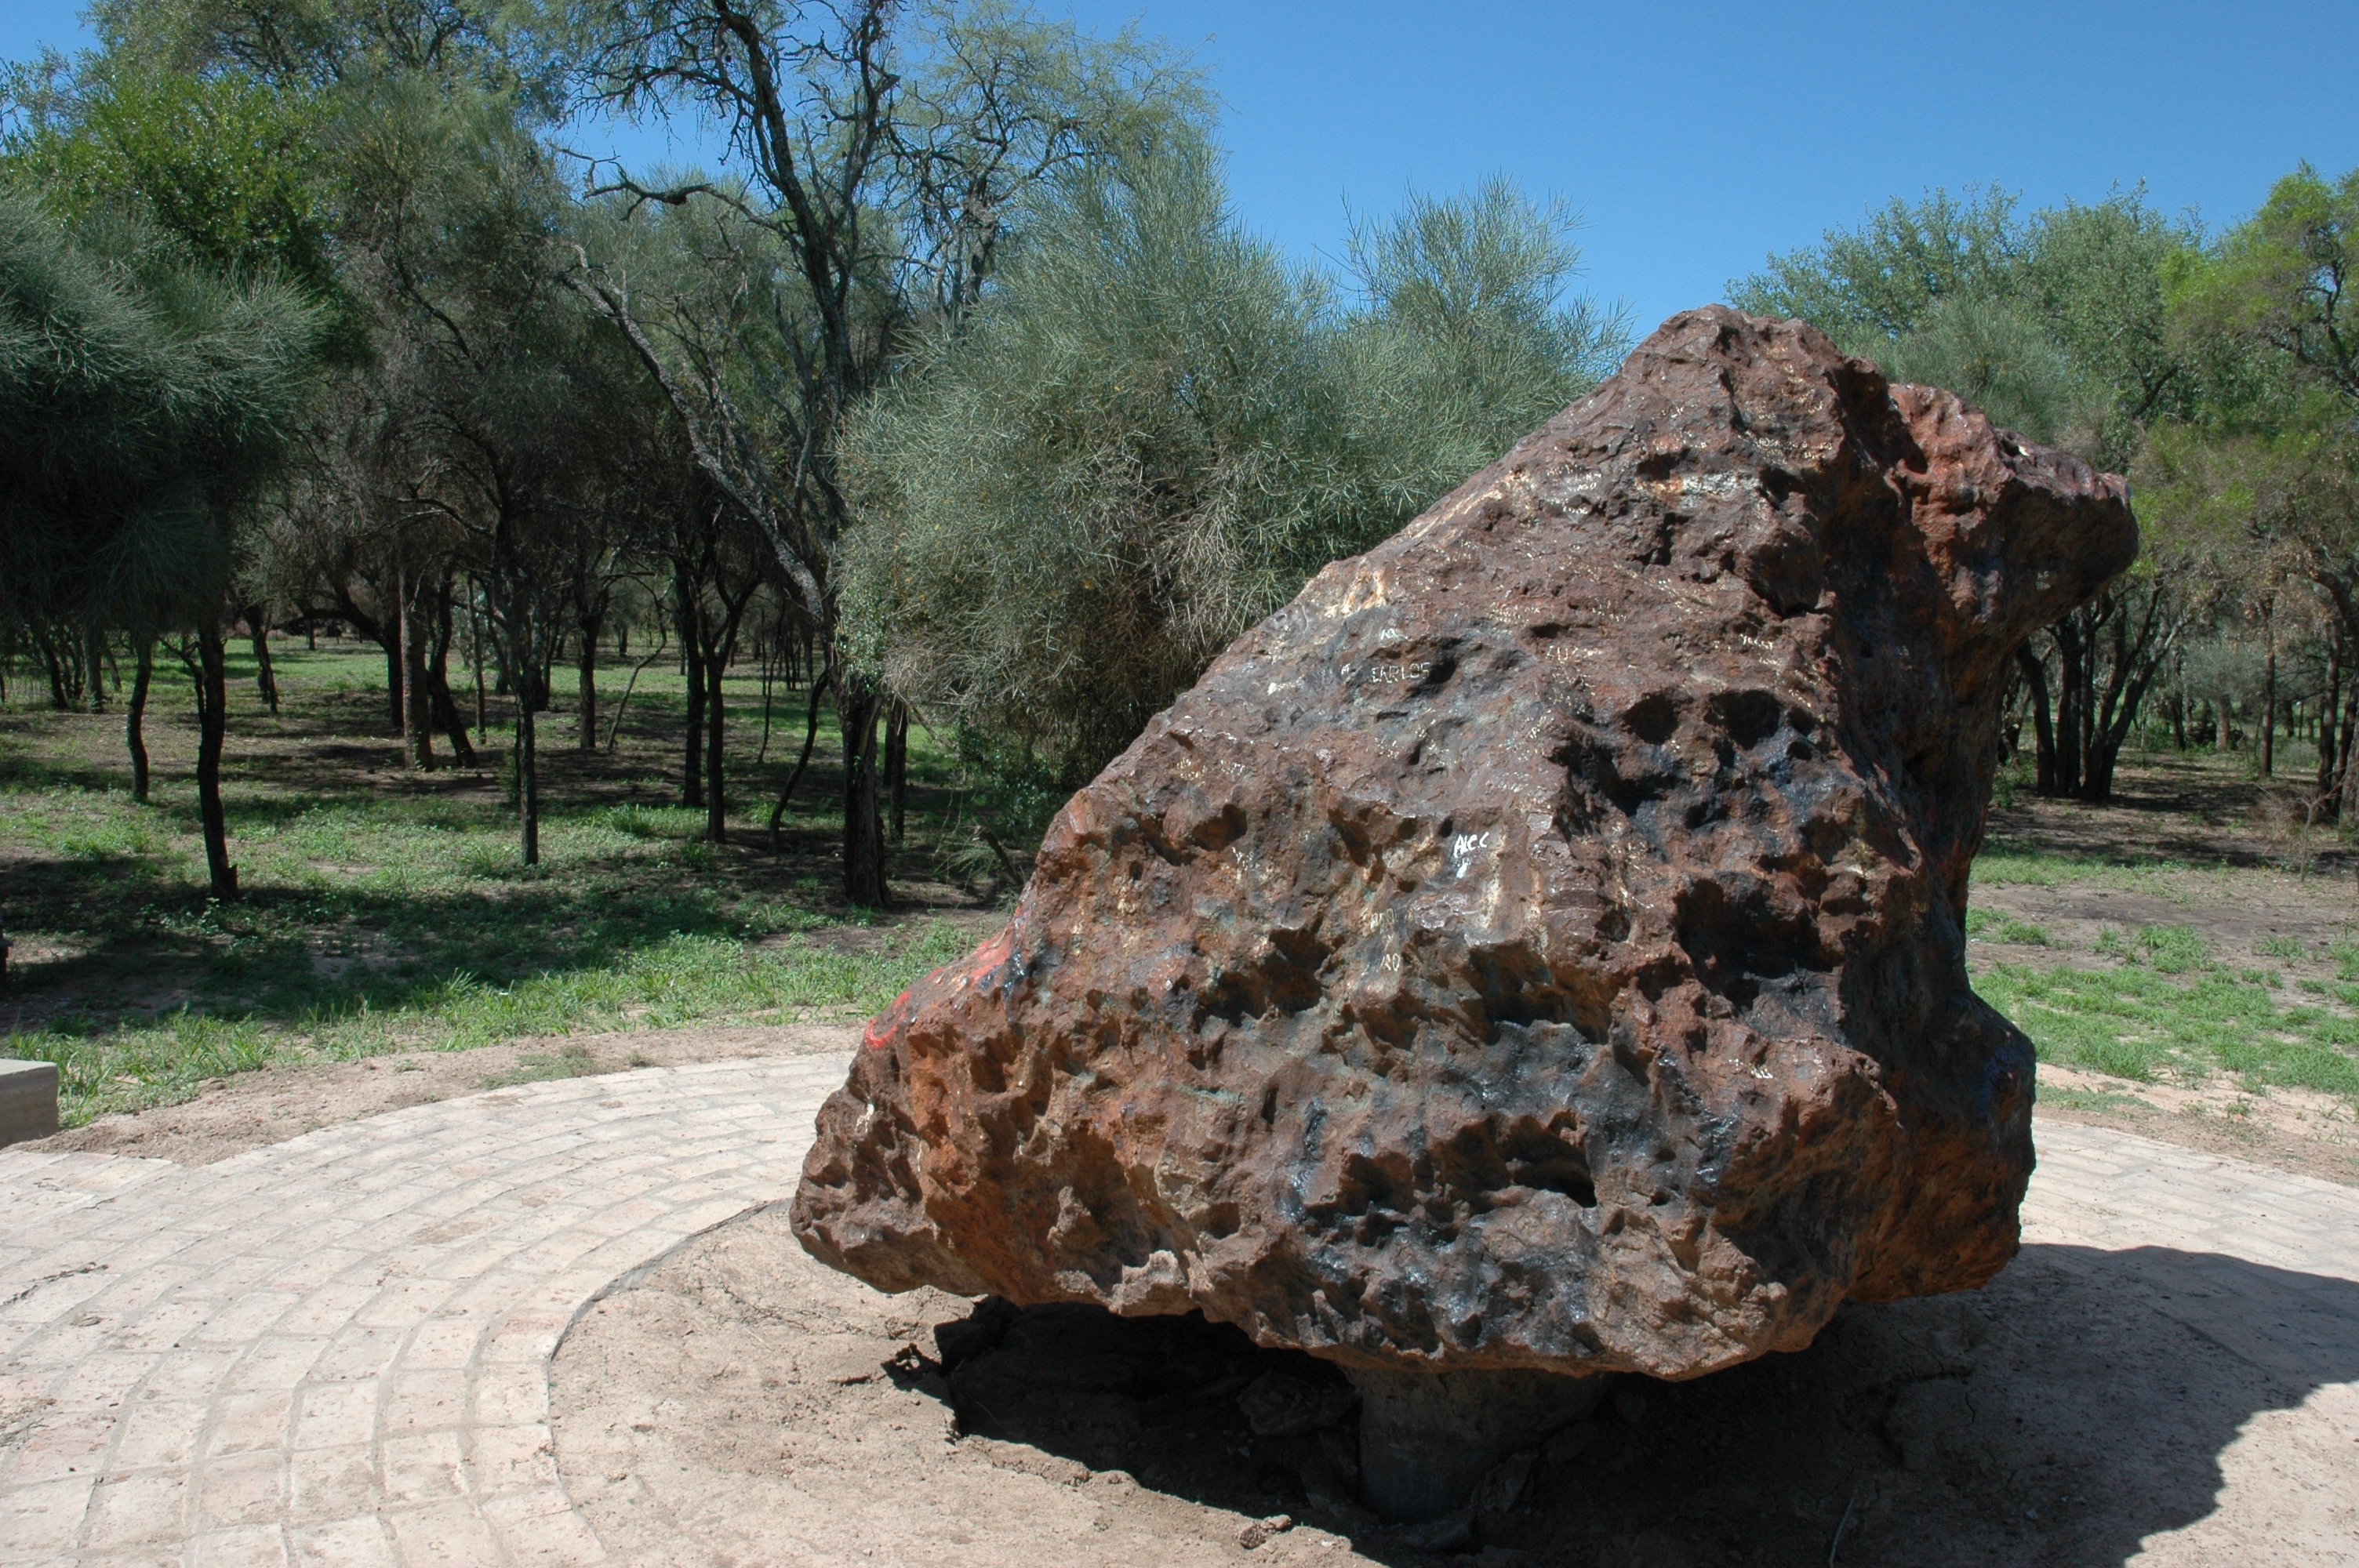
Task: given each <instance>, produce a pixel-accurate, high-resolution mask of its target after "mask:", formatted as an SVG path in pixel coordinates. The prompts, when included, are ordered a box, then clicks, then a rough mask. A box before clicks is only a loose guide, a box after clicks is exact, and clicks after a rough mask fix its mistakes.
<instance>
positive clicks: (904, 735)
mask: <svg viewBox="0 0 2359 1568" xmlns="http://www.w3.org/2000/svg"><path fill="white" fill-rule="evenodd" d="M885 788H886V793H887V795H888V796H889V797H890V799H891V801H892V803H893V842H895V843H896V844H898V843H900V842H901V841H902V830H903V828H904V827H905V826H906V825H907V821H908V805H909V705H908V703H906V702H903V701H902V700H901V699H900V698H899V697H895V698H894V699H893V716H892V717H891V718H890V719H887V720H886V725H885Z"/></svg>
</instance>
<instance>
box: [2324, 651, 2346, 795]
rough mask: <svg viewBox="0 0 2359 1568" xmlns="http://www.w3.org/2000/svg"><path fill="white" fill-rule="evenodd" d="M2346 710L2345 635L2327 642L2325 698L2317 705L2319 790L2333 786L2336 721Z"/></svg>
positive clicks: (2325, 789) (2326, 789) (2329, 788)
mask: <svg viewBox="0 0 2359 1568" xmlns="http://www.w3.org/2000/svg"><path fill="white" fill-rule="evenodd" d="M2342 713H2343V639H2342V638H2340V637H2335V638H2331V639H2329V641H2328V642H2327V644H2326V700H2325V701H2323V702H2321V703H2320V704H2319V705H2318V793H2319V794H2320V795H2321V796H2323V795H2325V794H2326V792H2327V791H2329V790H2331V789H2332V788H2333V787H2334V745H2335V724H2336V721H2337V720H2338V719H2340V718H2341V716H2342Z"/></svg>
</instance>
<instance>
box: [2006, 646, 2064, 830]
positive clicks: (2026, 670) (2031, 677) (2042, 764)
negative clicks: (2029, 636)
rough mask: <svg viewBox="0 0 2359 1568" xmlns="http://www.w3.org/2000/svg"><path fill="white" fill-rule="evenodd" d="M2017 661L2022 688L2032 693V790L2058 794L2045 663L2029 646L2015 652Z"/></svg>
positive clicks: (2054, 734) (2052, 725)
mask: <svg viewBox="0 0 2359 1568" xmlns="http://www.w3.org/2000/svg"><path fill="white" fill-rule="evenodd" d="M2016 660H2017V667H2018V668H2020V669H2021V670H2022V671H2023V687H2024V689H2025V690H2026V691H2027V692H2029V693H2030V694H2031V734H2032V748H2033V749H2032V758H2033V767H2034V773H2033V781H2032V785H2031V787H2032V792H2033V793H2034V794H2037V795H2057V794H2060V793H2061V791H2060V789H2059V788H2058V786H2057V783H2056V726H2055V723H2054V720H2053V719H2051V718H2050V716H2049V711H2048V666H2047V665H2044V664H2042V663H2040V661H2039V656H2038V654H2034V653H2033V652H2032V651H2031V650H2030V649H2029V648H2028V647H2026V648H2023V649H2022V650H2020V651H2019V652H2017V654H2016Z"/></svg>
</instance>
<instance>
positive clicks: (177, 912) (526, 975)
mask: <svg viewBox="0 0 2359 1568" xmlns="http://www.w3.org/2000/svg"><path fill="white" fill-rule="evenodd" d="M278 662H279V683H280V686H281V688H282V692H283V693H284V711H283V713H282V715H281V716H280V717H278V718H277V719H273V718H271V717H269V716H268V715H265V714H260V713H256V712H254V711H252V710H251V708H252V704H251V701H250V698H248V699H247V700H246V702H245V704H244V705H243V706H244V708H245V711H239V710H238V709H239V707H240V705H239V704H238V702H237V700H236V699H235V698H234V703H233V734H232V740H231V745H230V753H229V758H228V763H227V773H226V777H225V781H224V795H225V801H226V806H227V810H228V813H229V818H230V837H231V843H232V853H233V856H234V859H235V860H237V862H238V865H239V871H240V880H241V882H242V884H243V887H244V889H245V897H244V898H243V899H242V900H240V901H239V902H238V903H232V904H219V903H211V902H209V901H208V900H206V898H205V897H204V896H203V881H204V874H203V871H204V869H203V854H202V849H201V843H200V840H199V838H198V836H197V827H198V824H197V820H196V803H195V798H194V790H193V786H192V785H191V784H190V782H189V773H188V765H187V762H188V759H189V758H190V757H191V756H192V755H193V751H194V740H193V734H192V727H191V726H190V723H189V717H190V716H189V714H188V712H187V710H186V700H185V697H182V696H181V695H180V694H179V692H177V691H176V690H174V689H172V688H168V687H164V686H163V685H162V684H161V683H159V687H158V698H159V701H158V707H157V710H156V711H155V712H153V713H152V714H151V718H150V733H151V741H150V744H151V748H152V750H153V751H154V752H155V753H156V779H155V783H156V787H155V790H154V792H153V793H154V801H153V803H152V804H150V805H146V806H143V805H140V804H139V803H137V802H136V801H134V800H133V799H132V798H131V795H130V793H129V790H128V781H127V777H126V776H125V774H126V770H125V766H124V764H123V762H122V761H121V758H120V754H119V748H120V744H121V742H120V730H119V728H118V726H119V724H120V719H119V718H118V717H116V716H115V715H113V714H108V715H103V716H87V715H60V714H49V713H45V712H31V713H27V712H16V713H7V714H0V914H5V921H6V925H7V928H8V932H9V935H10V936H11V938H12V940H13V941H15V943H16V947H17V962H16V968H17V980H18V983H17V985H16V988H15V989H14V990H13V991H12V992H11V993H9V995H8V996H7V997H6V998H5V1000H0V1027H5V1029H7V1031H8V1038H7V1040H6V1042H5V1046H0V1049H5V1052H6V1053H8V1054H16V1055H19V1056H31V1057H38V1058H44V1059H48V1060H52V1061H55V1062H57V1063H58V1064H59V1065H60V1076H61V1078H62V1080H63V1088H64V1102H63V1106H62V1109H63V1111H64V1113H65V1116H66V1119H68V1120H69V1121H70V1122H77V1123H78V1122H81V1121H84V1120H87V1119H89V1118H90V1117H92V1116H93V1115H97V1114H100V1113H103V1112H105V1111H111V1110H124V1109H133V1108H141V1107H145V1106H151V1105H157V1104H162V1103H168V1102H169V1101H172V1100H175V1099H179V1098H186V1097H187V1096H188V1095H190V1093H193V1092H194V1090H195V1088H196V1087H197V1086H198V1085H200V1084H201V1083H203V1082H204V1081H206V1080H207V1079H210V1078H215V1077H220V1076H226V1075H229V1074H232V1073H236V1072H240V1071H245V1070H247V1069H250V1068H253V1067H257V1066H262V1065H269V1064H276V1063H288V1062H300V1061H311V1060H336V1059H345V1058H351V1057H356V1056H363V1055H368V1054H375V1053H378V1052H384V1051H389V1050H398V1049H419V1048H429V1049H459V1048H463V1047H467V1046H473V1045H479V1044H491V1043H494V1042H497V1041H501V1040H508V1039H515V1038H518V1037H526V1036H552V1035H564V1034H568V1033H583V1032H589V1031H604V1030H614V1029H626V1028H659V1027H670V1026H675V1025H680V1024H686V1023H693V1022H729V1021H739V1020H747V1019H757V1018H786V1019H789V1020H791V1019H797V1018H823V1017H837V1016H842V1017H856V1016H860V1015H864V1014H865V1013H868V1012H871V1011H875V1009H877V1008H878V1007H881V1006H882V1005H883V1004H884V1003H885V1002H886V1001H888V1000H891V998H892V997H893V995H894V994H895V993H896V992H897V991H898V990H899V989H901V988H902V987H903V986H905V985H907V984H908V982H909V980H910V979H914V978H915V977H916V976H918V975H919V974H921V973H923V972H924V971H925V970H926V969H928V968H931V967H933V966H935V965H938V964H940V963H942V962H946V961H947V960H949V959H950V958H951V957H955V956H956V955H957V953H958V952H959V951H961V950H962V949H963V947H964V946H967V945H968V944H969V943H970V941H971V939H972V938H971V935H970V934H969V933H966V932H964V931H962V930H961V929H960V928H958V927H957V926H955V925H951V924H949V923H947V922H946V921H944V920H942V919H939V918H928V917H926V916H925V915H924V914H918V915H916V916H914V917H912V916H902V917H898V918H894V917H885V916H880V915H878V914H875V913H874V912H869V911H864V910H857V909H852V908H848V907H845V906H843V905H842V904H841V903H840V902H838V901H835V900H834V899H832V895H831V889H832V885H833V878H832V866H833V856H834V834H835V821H834V816H833V815H832V811H831V810H830V806H831V805H832V798H833V794H834V791H835V789H836V787H837V776H838V775H836V774H834V773H832V771H831V768H832V752H830V753H828V754H824V755H822V756H821V758H820V759H819V760H818V761H817V762H815V763H814V768H813V776H812V777H810V778H809V779H807V781H806V783H805V784H804V786H803V789H802V790H801V791H800V792H799V801H798V806H799V809H798V810H797V811H796V812H794V813H792V814H790V815H789V817H788V823H787V834H786V844H785V847H784V849H783V852H780V853H773V852H771V851H770V849H768V847H767V845H766V842H765V840H764V836H763V834H762V832H761V830H760V824H761V821H762V818H763V817H764V816H766V810H767V803H768V797H769V794H770V792H772V791H774V790H775V789H776V787H777V783H778V780H779V777H780V776H781V775H782V774H783V773H784V771H785V769H786V768H787V767H788V766H790V765H791V763H792V762H793V752H794V750H795V749H796V747H799V741H800V739H801V737H800V728H801V726H800V722H799V721H800V719H801V711H802V697H801V695H800V694H799V693H795V694H788V693H781V694H779V700H778V703H777V718H778V719H779V720H780V726H779V728H780V733H779V734H777V735H774V737H773V740H772V743H771V745H770V747H769V751H768V754H767V756H766V757H762V756H759V755H758V752H759V741H760V729H759V708H760V694H759V689H758V686H757V684H756V682H754V681H751V680H743V681H738V682H733V690H732V694H731V695H732V698H733V707H734V709H735V712H734V716H733V731H732V746H731V752H732V757H731V770H732V785H731V795H732V799H733V806H734V809H733V817H734V827H733V839H734V841H733V842H732V843H730V844H728V845H723V846H714V845H712V844H708V843H705V842H703V841H702V840H701V838H699V837H698V835H699V834H700V833H701V829H702V827H703V820H704V817H703V813H702V811H701V809H696V810H691V809H687V808H683V807H681V806H679V805H676V804H674V802H676V800H677V798H678V791H679V782H678V773H677V766H678V764H677V762H676V761H675V759H676V757H677V755H678V752H679V744H680V736H681V723H682V720H681V715H680V703H679V677H678V675H677V673H676V672H674V673H672V674H671V676H670V678H669V681H666V680H663V679H660V678H658V672H657V671H655V670H652V669H651V670H650V671H648V672H647V675H646V676H643V677H642V678H641V681H640V684H639V687H638V689H637V691H636V693H635V694H634V695H633V697H632V702H631V707H630V709H629V714H628V718H627V719H626V723H625V730H624V736H623V743H622V745H621V746H620V748H619V749H618V751H617V752H614V753H613V754H611V755H609V754H604V753H593V754H584V753H580V752H576V751H574V750H572V749H571V748H567V747H564V746H562V745H560V744H551V745H550V746H549V751H548V753H547V758H548V763H549V768H548V772H549V777H548V778H547V780H546V782H545V785H544V789H545V798H546V806H545V808H544V809H545V815H544V818H543V827H542V857H543V860H542V863H541V864H540V865H539V866H538V867H533V868H527V867H525V866H523V865H521V864H519V863H518V858H517V854H516V827H515V823H514V819H513V815H512V813H511V811H510V809H509V807H508V806H507V804H506V797H505V792H504V789H503V787H502V784H501V783H500V780H499V777H498V773H497V771H496V769H495V767H492V766H490V765H488V763H489V762H490V761H491V752H492V751H493V749H495V748H496V746H497V745H498V743H499V741H500V734H499V731H498V730H496V729H495V730H494V731H493V734H492V743H493V744H492V748H487V755H486V762H487V765H486V766H485V767H484V768H483V769H480V770H478V771H477V772H475V773H459V772H453V771H445V772H440V773H433V774H429V775H427V776H426V777H425V778H423V779H419V778H415V777H411V776H409V775H406V774H404V773H402V772H401V770H400V766H399V757H398V752H397V745H398V743H397V739H396V738H395V737H394V736H393V735H392V734H391V733H390V730H389V726H388V725H387V723H386V716H385V714H384V708H385V699H384V696H383V692H382V689H381V683H382V679H383V665H382V661H381V660H377V659H375V658H374V657H373V655H369V654H357V655H356V654H348V653H323V654H319V655H306V654H303V653H301V652H299V651H295V652H289V653H282V654H280V656H279V661H278ZM373 682H374V683H375V684H374V685H373V684H372V683H373ZM250 690H251V687H246V688H245V691H246V692H250ZM241 695H243V694H241ZM617 696H619V692H609V693H608V694H607V707H608V711H610V712H611V711H612V705H613V701H614V697H617ZM789 713H791V718H792V719H793V721H794V722H793V724H792V730H793V734H792V737H791V738H792V740H793V741H794V742H795V743H796V745H795V746H788V745H786V744H783V743H782V740H783V737H784V731H785V728H786V726H785V722H784V721H785V720H786V719H788V716H789ZM571 723H572V720H571V717H570V716H568V715H564V714H559V715H556V716H554V717H553V721H552V722H550V723H549V727H548V729H549V731H550V732H552V733H553V734H554V735H555V736H556V737H558V738H559V739H560V740H561V739H562V738H563V737H564V736H565V735H566V734H567V733H568V732H569V731H570V730H571ZM912 740H913V756H912V777H913V784H914V785H915V787H914V788H913V792H912V800H911V819H910V828H909V836H908V849H906V850H905V851H904V853H903V854H902V856H901V857H900V860H898V862H897V864H896V865H895V867H894V868H893V869H894V871H895V874H896V875H897V877H899V878H901V879H903V880H904V881H907V880H908V879H910V878H913V877H914V878H919V879H922V878H925V877H927V876H929V874H931V873H932V871H933V863H932V860H931V859H930V858H929V853H928V851H927V849H926V848H925V846H927V845H928V844H929V842H931V841H935V840H938V839H939V838H940V834H939V831H938V829H939V827H940V816H941V812H942V810H943V807H944V805H945V801H946V793H947V792H946V790H945V789H944V787H943V784H944V780H943V773H944V770H943V769H942V768H941V767H940V762H939V759H937V758H936V757H935V756H934V754H933V753H932V752H930V751H929V749H928V748H927V746H926V742H925V740H924V738H923V737H922V735H920V736H913V737H912ZM829 741H832V731H831V732H830V734H829V735H827V736H824V737H823V738H822V748H823V749H825V748H827V747H828V745H829ZM943 891H944V892H945V894H946V895H947V892H948V890H943ZM951 902H952V903H956V899H955V897H954V896H952V898H951ZM846 927H867V928H869V929H866V930H862V931H858V932H856V933H854V934H853V935H855V936H856V940H843V939H841V938H842V934H843V929H844V928H846ZM549 1063H550V1065H549V1066H548V1069H547V1070H548V1072H549V1074H551V1075H557V1074H560V1073H561V1071H562V1070H563V1067H564V1061H563V1052H562V1051H561V1050H560V1051H559V1052H558V1053H557V1054H555V1055H554V1056H552V1057H551V1058H550V1059H549Z"/></svg>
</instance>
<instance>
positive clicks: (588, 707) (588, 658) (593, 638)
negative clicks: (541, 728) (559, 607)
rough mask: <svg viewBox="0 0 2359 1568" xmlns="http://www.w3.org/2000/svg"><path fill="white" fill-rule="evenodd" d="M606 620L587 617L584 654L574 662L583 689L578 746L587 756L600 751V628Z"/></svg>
mask: <svg viewBox="0 0 2359 1568" xmlns="http://www.w3.org/2000/svg"><path fill="white" fill-rule="evenodd" d="M604 619H605V618H604V617H603V616H584V617H583V618H582V650H581V655H580V657H579V658H578V659H577V660H576V662H575V665H574V668H575V671H576V679H577V681H578V682H579V684H580V687H581V694H582V695H581V700H580V707H581V711H580V713H579V714H577V715H576V717H577V718H578V719H580V720H581V729H582V732H581V734H580V735H579V736H577V737H575V744H576V745H577V746H578V747H579V748H580V749H581V750H582V751H584V752H594V751H596V750H597V749H598V628H599V624H600V622H603V620H604Z"/></svg>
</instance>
